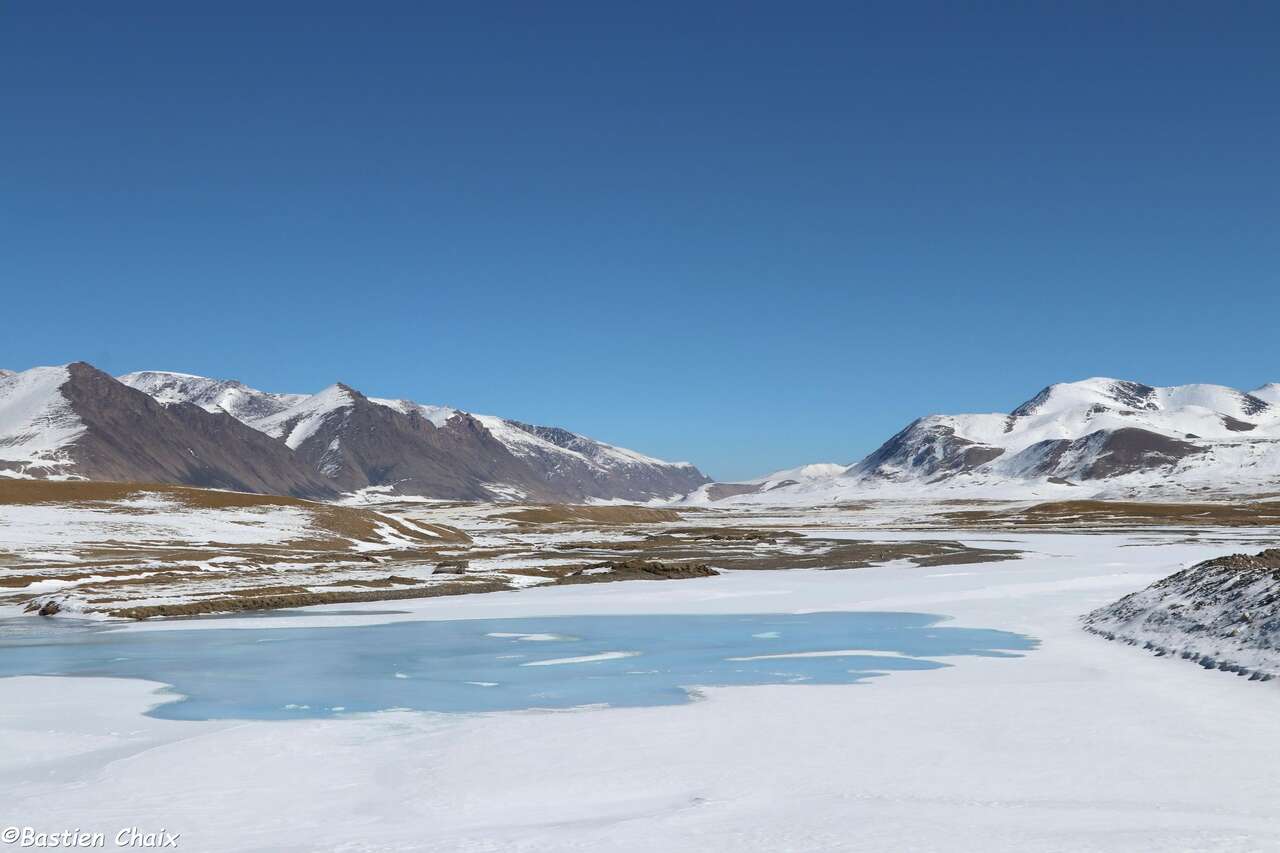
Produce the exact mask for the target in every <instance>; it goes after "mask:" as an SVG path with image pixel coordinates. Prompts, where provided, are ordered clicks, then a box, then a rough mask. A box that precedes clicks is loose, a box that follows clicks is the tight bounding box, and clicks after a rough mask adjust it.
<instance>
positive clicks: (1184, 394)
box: [702, 378, 1280, 502]
mask: <svg viewBox="0 0 1280 853" xmlns="http://www.w3.org/2000/svg"><path fill="white" fill-rule="evenodd" d="M801 470H803V469H801ZM817 472H818V476H812V477H806V478H798V477H795V478H792V479H793V480H794V482H790V483H777V482H776V475H775V481H774V484H773V485H772V486H767V485H766V486H762V487H759V488H750V489H748V488H738V489H737V492H736V495H733V494H729V495H726V497H735V499H739V500H759V501H769V500H773V501H784V502H792V501H800V502H804V501H816V502H825V501H830V500H839V499H841V498H844V497H849V498H855V497H859V496H864V497H865V496H871V495H876V494H879V495H885V496H888V495H892V494H897V493H901V494H904V495H905V494H915V495H921V494H928V493H946V492H953V491H965V492H969V493H973V494H983V495H989V496H993V497H994V496H1006V495H1007V496H1023V495H1025V496H1029V497H1030V496H1036V495H1043V496H1049V495H1063V494H1067V493H1070V494H1071V496H1073V497H1079V496H1082V495H1083V494H1084V493H1086V492H1087V493H1093V494H1097V493H1115V494H1125V493H1128V494H1132V493H1137V492H1144V493H1159V492H1161V491H1175V492H1176V491H1187V490H1193V489H1194V490H1203V489H1220V490H1224V491H1259V490H1265V489H1271V488H1275V487H1277V486H1280V384H1272V385H1266V386H1263V387H1262V388H1259V389H1257V390H1255V391H1252V392H1244V391H1238V390H1236V389H1234V388H1227V387H1224V386H1221V385H1180V386H1175V387H1168V388H1156V387H1152V386H1149V385H1143V384H1141V383H1138V382H1129V381H1124V380H1117V379H1105V378H1096V379H1086V380H1084V381H1081V382H1069V383H1063V384H1058V385H1051V386H1049V387H1048V388H1045V389H1044V390H1043V391H1041V392H1040V393H1039V394H1037V395H1036V396H1035V397H1033V398H1032V399H1030V400H1028V401H1027V402H1026V403H1023V404H1022V405H1021V406H1018V407H1017V408H1016V409H1014V410H1013V411H1012V412H1008V413H1002V412H1001V413H992V414H973V415H930V416H928V417H924V418H920V419H919V420H917V421H914V422H913V423H911V424H909V425H908V426H907V427H906V428H905V429H903V430H902V431H901V432H899V433H898V434H897V435H894V436H893V437H892V438H890V439H889V440H888V441H886V442H885V443H884V444H883V445H881V446H880V447H879V448H878V449H876V450H875V451H874V452H872V453H871V454H870V455H868V456H867V457H866V458H865V459H863V460H862V461H860V462H857V463H854V464H852V465H848V466H843V467H841V466H836V467H835V468H831V467H826V466H824V467H822V468H820V469H817ZM780 473H781V474H785V473H786V472H780ZM769 481H770V478H766V479H765V480H764V481H756V484H759V483H767V482H769ZM746 485H748V484H715V485H713V486H709V487H706V488H704V489H703V490H702V492H703V493H704V494H708V493H709V492H712V491H715V490H716V489H717V488H719V489H721V490H723V491H727V492H729V493H733V492H734V491H735V487H740V486H746ZM750 485H755V484H750Z"/></svg>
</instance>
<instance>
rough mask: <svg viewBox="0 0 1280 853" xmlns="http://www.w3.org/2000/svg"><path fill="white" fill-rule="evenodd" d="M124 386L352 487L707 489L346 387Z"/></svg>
mask: <svg viewBox="0 0 1280 853" xmlns="http://www.w3.org/2000/svg"><path fill="white" fill-rule="evenodd" d="M120 380H121V381H122V382H124V383H125V384H127V385H130V386H131V387H134V388H138V389H139V390H142V391H145V392H146V393H148V394H150V395H151V396H153V397H154V398H155V399H157V400H159V401H160V402H162V403H166V404H174V403H192V404H194V405H197V406H200V407H201V408H204V409H206V410H207V411H221V412H226V413H228V414H230V415H232V416H233V417H235V418H237V419H238V420H240V421H241V422H243V423H244V424H246V425H248V426H250V427H252V428H254V429H256V430H259V431H260V432H263V433H266V434H267V435H269V436H271V437H273V438H276V439H279V440H281V441H283V442H284V443H285V444H286V445H287V446H288V447H289V448H290V449H292V450H294V451H297V452H298V453H299V454H301V455H303V456H304V457H306V458H307V459H308V460H309V461H310V463H311V464H312V465H313V466H314V467H315V468H317V469H318V470H319V471H320V472H321V473H323V474H324V475H325V476H327V477H330V478H332V479H334V480H335V484H336V486H337V487H338V488H340V489H344V490H351V491H358V490H362V489H369V488H371V487H372V488H375V489H377V490H378V492H379V493H382V494H388V493H389V494H399V495H425V496H432V497H442V498H456V499H477V498H480V499H483V498H497V497H519V498H528V499H533V500H567V501H583V500H650V499H654V498H662V499H668V498H672V497H676V496H679V495H682V494H684V493H686V492H688V491H690V490H692V489H694V488H696V487H697V486H699V485H701V484H702V483H705V482H707V478H706V477H705V476H703V475H702V473H701V472H699V471H698V470H697V469H696V468H695V467H694V466H692V465H691V464H689V463H687V462H677V463H670V462H665V461H663V460H660V459H655V458H653V457H650V456H645V455H643V454H641V453H637V452H635V451H633V450H627V449H626V448H621V447H615V446H614V445H610V444H606V443H604V442H600V441H596V440H595V439H592V438H588V437H586V436H583V435H579V434H577V433H573V432H569V431H568V430H564V429H560V428H558V427H546V426H533V425H530V424H525V423H521V422H519V421H514V420H508V419H506V418H500V417H496V416H492V415H470V414H467V413H466V412H462V411H460V410H458V409H454V408H451V407H448V406H438V405H425V404H422V403H417V402H414V401H412V400H403V399H384V398H377V397H365V396H364V395H362V394H361V393H360V392H358V391H356V390H355V389H352V388H350V387H349V386H346V385H342V384H337V385H332V386H330V387H328V388H326V389H324V390H323V391H321V392H319V393H318V394H313V395H309V396H308V395H303V394H272V393H268V392H264V391H258V390H256V389H253V388H248V387H247V386H245V385H243V384H241V383H239V382H229V381H224V380H217V379H208V378H205V377H199V376H191V375H189V374H180V373H165V372H161V371H146V372H142V373H131V374H128V375H126V376H122V377H120Z"/></svg>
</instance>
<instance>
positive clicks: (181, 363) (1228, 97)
mask: <svg viewBox="0 0 1280 853" xmlns="http://www.w3.org/2000/svg"><path fill="white" fill-rule="evenodd" d="M197 5H200V6H202V8H199V9H196V8H195V7H196V6H197ZM979 6H980V7H981V8H979ZM1277 43H1280V6H1278V5H1276V4H1271V3H1160V4H1156V3H1130V4H1115V3H1106V4H1103V3H1097V4H1091V3H1085V2H1081V3H1070V4H1067V3H1007V4H962V3H939V4H930V3H923V2H920V3H838V4H836V3H833V4H816V3H815V4H808V3H800V4H782V3H762V4H754V3H744V2H734V3H724V4H720V3H709V2H708V3H697V4H689V3H662V2H652V3H645V4H625V5H624V4H617V3H580V4H570V3H545V4H544V3H510V4H506V3H475V4H449V5H446V4H433V3H418V2H415V3H400V2H372V3H361V4H356V3H329V2H324V0H317V1H316V2H307V3H289V2H253V3H247V2H220V3H216V4H187V3H172V2H155V3H147V2H129V1H128V0H123V2H118V3H110V4H106V3H100V2H58V3H50V2H43V1H42V0H41V1H40V2H37V1H36V0H15V2H12V3H8V4H6V6H5V11H4V12H3V15H2V16H0V77H2V79H4V81H5V85H4V86H3V87H0V289H2V291H3V292H2V294H0V297H2V298H0V366H5V367H9V368H14V369H20V368H23V367H27V366H31V365H34V364H48V363H61V362H66V361H71V360H76V359H85V360H88V361H90V362H93V363H95V364H97V365H98V366H99V367H102V368H103V369H105V370H109V371H111V372H113V373H121V372H125V371H129V370H136V369H144V368H166V369H173V370H181V371H187V372H192V373H201V374H207V375H215V376H224V377H231V378H238V379H241V380H243V381H245V382H247V383H249V384H251V385H255V386H258V387H262V388H266V389H268V390H281V391H283V390H288V391H310V390H318V389H319V388H321V387H323V386H324V385H326V384H329V383H331V382H333V381H336V380H341V381H345V382H347V383H349V384H351V385H353V386H355V387H357V388H360V389H362V390H364V391H365V392H366V393H369V394H376V395H394V396H405V397H411V398H414V399H417V400H420V401H423V402H438V403H448V404H451V405H456V406H460V407H463V408H467V409H470V410H473V411H479V412H494V413H498V414H504V415H507V416H510V417H517V418H520V419H523V420H529V421H535V422H541V423H552V424H557V425H562V426H566V427H569V428H572V429H575V430H578V431H580V432H585V433H587V434H590V435H594V436H597V437H600V438H603V439H605V440H608V441H613V442H615V443H619V444H624V445H628V446H631V447H635V448H637V449H640V450H644V451H646V452H650V453H654V454H657V455H661V456H665V457H668V458H679V459H689V460H692V461H694V462H696V463H698V464H699V465H700V466H701V467H703V468H704V470H706V471H707V472H708V473H710V474H712V475H713V476H716V477H720V478H726V479H727V478H741V477H748V476H754V475H757V474H761V473H764V472H766V471H768V470H771V469H775V468H780V467H784V466H790V465H795V464H800V463H804V462H813V461H823V460H835V461H851V460H853V459H855V458H858V457H860V456H861V455H863V454H864V453H866V452H867V451H869V450H871V449H873V448H874V447H875V446H876V445H877V444H878V443H879V442H880V441H882V440H883V439H884V438H886V437H887V436H888V435H890V434H891V433H893V432H895V431H896V430H898V429H899V428H901V427H902V426H903V425H905V424H906V423H907V422H908V421H910V420H911V419H912V418H914V417H916V416H917V415H921V414H926V413H929V412H934V411H990V410H1007V409H1010V408H1012V407H1013V406H1015V405H1016V404H1018V403H1019V402H1021V401H1022V400H1024V399H1026V398H1028V397H1030V396H1032V395H1033V394H1034V393H1035V392H1036V391H1037V390H1039V389H1040V388H1041V387H1042V386H1044V385H1046V384H1048V383H1051V382H1054V381H1060V380H1070V379H1077V378H1083V377H1086V376H1090V375H1114V376H1123V377H1126V378H1132V379H1136V380H1140V381H1143V382H1148V383H1153V384H1174V383H1184V382H1197V381H1204V382H1220V383H1223V384H1230V385H1236V386H1239V387H1253V386H1256V385H1259V384H1262V383H1264V382H1267V381H1280V358H1277V354H1278V351H1280V347H1278V345H1277V340H1278V336H1277V318H1280V272H1278V270H1280V163H1278V162H1277V153H1276V152H1277V151H1280V109H1278V108H1277V105H1276V93H1277V91H1280V53H1278V52H1277V51H1276V49H1275V46H1276V44H1277Z"/></svg>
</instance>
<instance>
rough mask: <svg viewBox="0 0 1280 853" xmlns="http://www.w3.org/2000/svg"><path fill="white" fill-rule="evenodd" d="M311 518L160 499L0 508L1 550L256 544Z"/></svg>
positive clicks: (299, 529)
mask: <svg viewBox="0 0 1280 853" xmlns="http://www.w3.org/2000/svg"><path fill="white" fill-rule="evenodd" d="M311 533H312V516H311V513H310V512H308V511H307V510H305V509H302V508H299V507H292V506H261V507H220V508H207V509H201V510H199V511H198V512H193V511H192V510H191V509H190V508H189V507H185V506H182V505H181V504H179V503H176V502H173V501H170V500H167V499H165V498H164V497H161V496H147V497H142V498H137V499H130V500H124V501H116V502H114V503H111V504H107V505H104V506H100V507H92V506H79V505H75V504H3V505H0V549H3V550H6V551H10V552H13V553H15V554H18V555H19V556H21V555H22V554H23V553H25V552H27V551H28V550H31V549H42V548H48V547H50V546H58V547H60V548H77V547H83V546H86V545H95V544H101V543H105V542H115V543H122V542H123V543H128V542H180V543H182V544H183V545H184V546H194V545H203V544H208V543H222V544H226V545H257V544H269V543H278V542H286V541H289V540H291V539H303V538H305V537H306V536H307V535H309V534H311Z"/></svg>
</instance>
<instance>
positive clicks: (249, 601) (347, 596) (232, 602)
mask: <svg viewBox="0 0 1280 853" xmlns="http://www.w3.org/2000/svg"><path fill="white" fill-rule="evenodd" d="M509 589H511V586H510V584H508V583H507V582H506V581H505V580H499V579H484V580H473V581H455V582H453V583H442V584H435V585H433V586H428V587H416V588H412V589H404V588H400V589H378V590H369V591H368V592H355V591H344V592H296V593H286V594H281V595H258V596H250V597H239V598H236V597H225V598H206V599H201V600H199V601H188V602H184V603H181V604H151V605H143V606H139V607H121V608H117V609H115V610H111V611H108V613H109V615H111V616H116V617H119V618H121V619H151V618H153V617H156V616H168V617H172V616H199V615H204V614H209V613H246V612H253V611H257V610H279V609H282V608H294V607H311V606H314V605H317V604H355V603H357V602H367V601H393V600H397V599H405V598H434V597H436V596H444V595H464V594H467V593H475V592H502V591H505V590H509Z"/></svg>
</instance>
